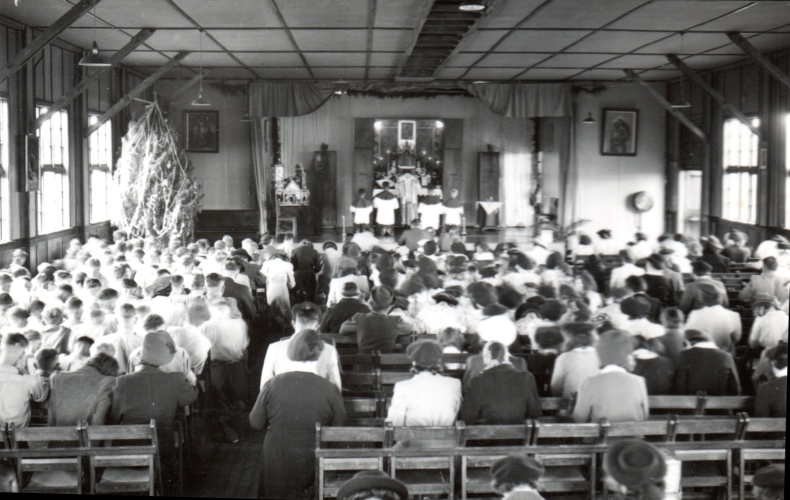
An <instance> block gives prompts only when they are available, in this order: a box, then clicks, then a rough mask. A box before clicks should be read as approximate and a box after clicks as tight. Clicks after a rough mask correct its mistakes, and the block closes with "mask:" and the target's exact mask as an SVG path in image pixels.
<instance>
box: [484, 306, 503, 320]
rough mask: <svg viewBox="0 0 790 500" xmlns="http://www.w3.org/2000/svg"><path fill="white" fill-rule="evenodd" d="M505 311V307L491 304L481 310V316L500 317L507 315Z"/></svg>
mask: <svg viewBox="0 0 790 500" xmlns="http://www.w3.org/2000/svg"><path fill="white" fill-rule="evenodd" d="M507 311H508V309H507V307H505V306H503V305H502V304H491V305H487V306H485V308H483V316H487V317H492V316H501V315H503V314H507Z"/></svg>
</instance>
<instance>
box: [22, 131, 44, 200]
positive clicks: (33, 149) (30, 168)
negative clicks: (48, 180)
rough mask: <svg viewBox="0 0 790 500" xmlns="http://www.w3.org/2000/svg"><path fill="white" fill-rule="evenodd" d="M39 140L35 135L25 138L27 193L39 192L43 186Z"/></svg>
mask: <svg viewBox="0 0 790 500" xmlns="http://www.w3.org/2000/svg"><path fill="white" fill-rule="evenodd" d="M38 154H39V139H38V137H36V136H35V135H33V134H31V135H26V136H25V172H26V173H27V175H26V176H25V191H39V190H40V186H41V162H40V161H39V157H38Z"/></svg>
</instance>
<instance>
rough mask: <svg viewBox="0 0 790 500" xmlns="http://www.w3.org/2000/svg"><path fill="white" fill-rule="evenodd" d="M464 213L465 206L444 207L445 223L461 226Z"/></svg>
mask: <svg viewBox="0 0 790 500" xmlns="http://www.w3.org/2000/svg"><path fill="white" fill-rule="evenodd" d="M462 215H464V207H462V206H461V207H455V208H450V207H447V206H445V207H444V223H445V224H447V225H448V226H460V225H461V216H462Z"/></svg>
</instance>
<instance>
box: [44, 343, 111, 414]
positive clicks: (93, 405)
mask: <svg viewBox="0 0 790 500" xmlns="http://www.w3.org/2000/svg"><path fill="white" fill-rule="evenodd" d="M117 376H118V361H117V360H116V359H115V358H114V357H112V356H111V355H109V354H106V353H104V352H100V353H98V354H96V355H95V356H93V357H91V358H90V359H88V361H87V362H85V364H84V365H83V366H82V367H81V368H79V369H77V370H75V371H72V372H57V373H55V374H53V375H52V377H50V379H49V380H50V382H49V412H48V413H47V419H48V421H47V424H48V425H50V426H58V427H63V426H70V425H77V422H79V421H86V422H88V423H89V424H92V425H103V424H104V423H105V422H106V421H107V416H108V415H109V412H110V405H111V403H112V390H113V388H114V387H115V379H116V377H117Z"/></svg>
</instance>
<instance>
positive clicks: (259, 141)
mask: <svg viewBox="0 0 790 500" xmlns="http://www.w3.org/2000/svg"><path fill="white" fill-rule="evenodd" d="M267 121H268V120H267V119H265V118H253V119H252V132H251V133H252V162H253V167H252V168H253V170H254V173H255V188H256V189H255V196H256V198H257V199H258V211H259V216H258V217H259V221H258V226H259V231H260V233H261V234H264V233H266V232H267V231H266V230H267V223H266V217H267V215H268V211H267V210H266V192H267V186H268V185H269V171H270V170H271V169H270V168H269V166H270V163H271V155H270V154H269V153H268V152H267V149H268V148H267V147H266V141H267V137H266V124H267Z"/></svg>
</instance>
